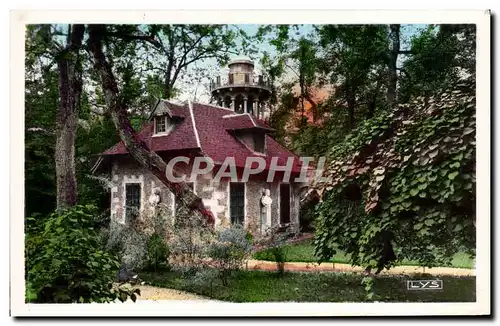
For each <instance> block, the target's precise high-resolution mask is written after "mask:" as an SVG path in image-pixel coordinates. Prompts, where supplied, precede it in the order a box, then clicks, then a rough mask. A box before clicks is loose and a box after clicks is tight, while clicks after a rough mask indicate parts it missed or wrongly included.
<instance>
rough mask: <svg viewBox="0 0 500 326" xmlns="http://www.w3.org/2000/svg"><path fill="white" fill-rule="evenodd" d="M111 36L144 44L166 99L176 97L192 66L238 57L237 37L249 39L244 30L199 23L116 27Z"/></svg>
mask: <svg viewBox="0 0 500 326" xmlns="http://www.w3.org/2000/svg"><path fill="white" fill-rule="evenodd" d="M107 35H108V36H109V37H110V38H111V37H116V38H118V39H121V40H125V41H133V42H136V41H138V40H139V41H141V44H142V45H143V48H142V51H143V52H144V55H145V56H144V58H145V59H146V60H145V62H146V65H145V67H146V69H147V70H149V71H154V72H155V74H157V75H158V76H159V77H160V78H161V80H162V96H163V97H164V98H166V99H170V98H172V97H173V96H174V94H175V84H176V83H177V81H178V80H179V78H180V77H181V74H182V73H186V72H187V69H188V67H190V66H191V65H193V64H194V63H196V62H198V61H201V60H205V59H215V60H217V61H218V62H219V63H225V62H227V61H228V60H229V54H238V53H237V51H236V50H235V48H236V42H235V41H236V37H237V36H240V37H242V38H246V35H245V33H244V32H243V31H241V30H239V29H238V28H236V27H234V26H231V25H199V24H191V25H112V26H110V27H108V30H107ZM108 39H109V38H108ZM245 44H246V43H243V45H245ZM143 64H144V62H143Z"/></svg>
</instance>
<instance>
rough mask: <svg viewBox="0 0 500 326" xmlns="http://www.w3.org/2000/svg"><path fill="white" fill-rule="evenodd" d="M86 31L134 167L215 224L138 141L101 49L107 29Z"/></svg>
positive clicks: (199, 202) (188, 190)
mask: <svg viewBox="0 0 500 326" xmlns="http://www.w3.org/2000/svg"><path fill="white" fill-rule="evenodd" d="M88 30H89V39H88V41H87V47H88V49H89V52H90V54H91V56H92V58H93V60H94V69H95V71H96V73H97V74H98V75H99V77H100V79H101V85H102V89H103V92H104V98H105V101H106V105H107V107H108V110H109V114H110V116H111V119H112V121H113V123H114V125H115V128H116V130H117V131H118V134H119V135H120V139H121V140H122V141H123V143H124V145H125V147H126V148H127V150H128V152H129V153H130V155H131V156H132V157H133V158H134V159H135V160H136V161H137V163H139V164H140V165H141V166H142V167H144V168H146V169H148V170H149V171H151V172H152V173H153V174H154V175H155V176H156V177H157V178H158V179H159V180H160V181H161V182H162V183H164V184H165V185H166V186H167V187H168V188H169V189H170V190H171V191H172V192H173V193H174V195H175V198H176V200H179V201H180V202H182V203H183V204H184V205H185V206H186V207H188V208H189V209H192V210H195V211H198V212H200V213H201V214H202V215H203V216H205V217H206V218H207V220H208V222H209V223H210V224H213V223H215V218H214V216H213V214H212V213H211V212H210V211H209V210H207V209H206V208H205V207H204V205H203V202H202V200H201V198H199V197H197V196H196V195H195V194H194V193H193V192H192V190H191V188H190V187H189V186H188V185H187V184H186V183H184V182H183V183H173V182H171V181H170V180H169V179H168V178H167V177H166V173H165V172H166V169H167V164H166V163H165V162H164V161H163V159H162V158H161V157H160V156H159V155H157V154H156V153H154V152H152V151H150V150H149V149H148V148H147V146H146V145H145V144H144V143H143V142H140V141H139V140H138V138H137V134H136V132H135V130H134V128H132V125H131V123H130V120H129V118H128V113H127V106H126V103H125V102H124V101H123V95H122V93H121V92H120V90H119V88H118V84H117V82H116V79H115V75H114V73H113V70H112V67H111V65H110V63H109V61H108V59H107V58H106V55H105V54H104V52H103V49H102V48H103V44H104V41H105V40H106V35H108V33H107V32H108V26H107V25H97V24H96V25H89V27H88ZM172 172H173V175H174V176H179V175H180V173H179V172H178V171H176V170H175V169H174V170H173V171H172Z"/></svg>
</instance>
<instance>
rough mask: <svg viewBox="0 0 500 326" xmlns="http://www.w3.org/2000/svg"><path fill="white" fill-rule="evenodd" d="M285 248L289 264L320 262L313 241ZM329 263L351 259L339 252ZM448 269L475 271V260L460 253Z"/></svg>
mask: <svg viewBox="0 0 500 326" xmlns="http://www.w3.org/2000/svg"><path fill="white" fill-rule="evenodd" d="M285 247H286V249H287V256H286V261H287V262H306V263H311V262H317V261H318V259H317V258H316V257H315V256H314V246H313V244H312V240H305V241H303V242H300V243H295V244H291V245H286V246H285ZM253 258H254V259H258V260H267V261H274V258H273V256H272V255H271V253H270V252H269V251H267V250H261V251H258V252H256V253H254V255H253ZM329 262H332V263H344V264H348V263H349V257H348V256H347V255H346V254H345V253H343V252H339V251H337V254H336V255H335V256H334V257H332V258H331V259H330V260H329ZM398 265H407V266H419V263H418V262H415V261H411V260H407V259H404V260H402V261H401V262H400V263H399V264H398ZM446 267H457V268H469V269H473V268H474V259H472V258H471V257H470V256H469V255H468V254H466V253H464V252H459V253H457V254H455V255H454V256H453V259H452V261H451V263H450V264H449V265H446Z"/></svg>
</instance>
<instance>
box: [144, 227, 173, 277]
mask: <svg viewBox="0 0 500 326" xmlns="http://www.w3.org/2000/svg"><path fill="white" fill-rule="evenodd" d="M147 246H148V257H147V262H148V268H149V269H153V270H157V269H159V268H161V267H162V266H165V264H166V262H167V260H168V256H169V254H170V251H169V249H168V246H167V244H166V242H165V239H164V238H163V236H161V235H160V234H158V233H155V234H153V235H152V236H151V237H150V238H149V239H148V244H147Z"/></svg>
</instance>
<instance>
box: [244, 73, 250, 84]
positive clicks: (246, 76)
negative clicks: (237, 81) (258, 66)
mask: <svg viewBox="0 0 500 326" xmlns="http://www.w3.org/2000/svg"><path fill="white" fill-rule="evenodd" d="M245 84H250V74H245Z"/></svg>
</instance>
